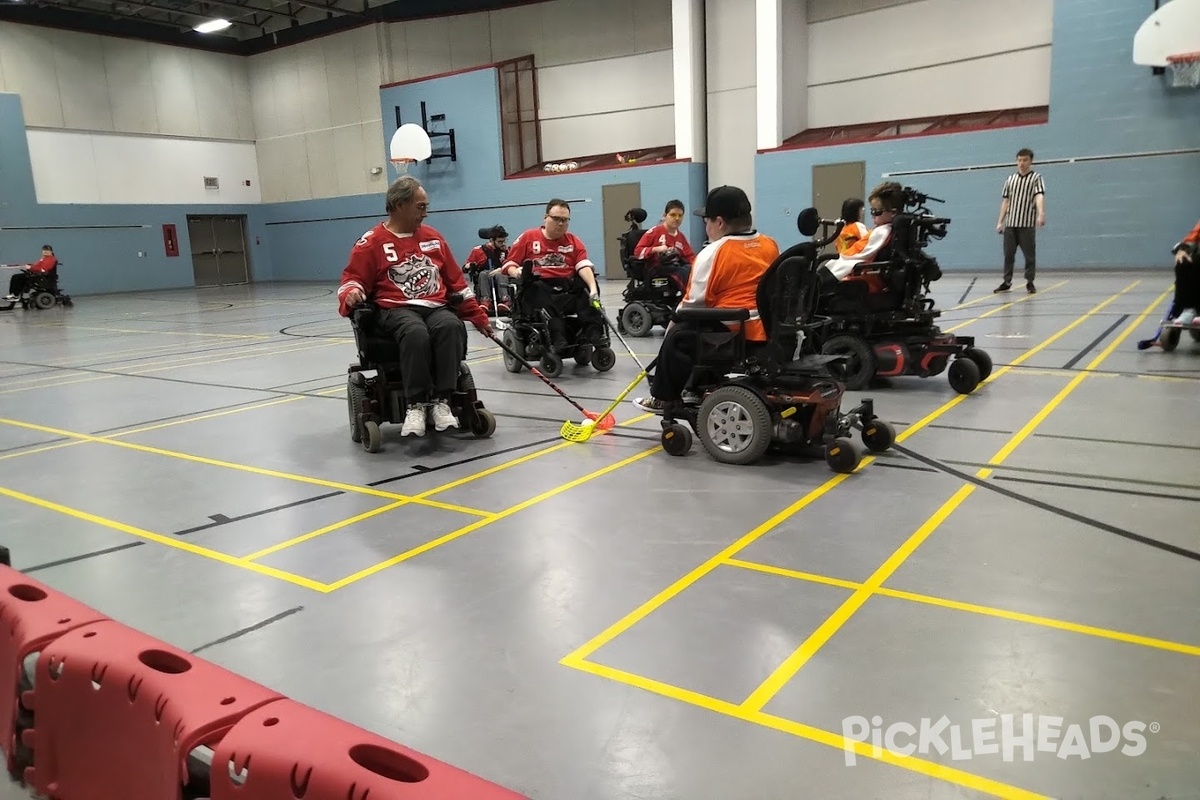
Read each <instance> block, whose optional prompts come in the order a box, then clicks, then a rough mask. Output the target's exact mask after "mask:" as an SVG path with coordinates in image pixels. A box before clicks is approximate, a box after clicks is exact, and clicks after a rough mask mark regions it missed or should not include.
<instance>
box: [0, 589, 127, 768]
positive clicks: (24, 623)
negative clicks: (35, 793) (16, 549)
mask: <svg viewBox="0 0 1200 800" xmlns="http://www.w3.org/2000/svg"><path fill="white" fill-rule="evenodd" d="M103 619H105V617H104V615H103V614H101V613H100V612H99V611H96V610H95V609H92V608H88V607H87V606H85V605H83V604H82V603H80V602H78V601H76V600H72V599H71V598H69V597H67V596H65V595H62V594H60V593H58V592H56V591H55V590H54V589H51V588H50V587H49V586H46V585H45V584H42V583H38V582H37V581H35V580H33V579H32V578H29V577H27V576H25V575H23V574H22V573H20V572H18V571H17V570H15V569H12V568H11V567H5V566H0V745H2V746H3V747H4V751H5V754H6V755H7V761H8V771H9V772H10V773H11V774H12V775H14V776H19V775H20V774H21V770H22V769H23V767H24V766H25V765H24V764H21V763H18V759H17V758H16V752H17V736H18V714H19V712H20V709H19V707H18V704H17V699H18V697H19V696H20V693H21V689H22V687H21V679H22V676H23V669H22V665H23V664H24V662H25V659H26V658H28V657H29V655H30V654H32V653H36V652H37V651H39V650H41V649H42V648H44V647H45V646H46V645H47V644H48V643H49V642H52V641H54V640H55V639H57V638H58V637H59V636H62V635H63V634H64V633H67V632H68V631H70V630H73V629H74V628H78V627H80V626H82V625H88V624H91V623H93V622H99V621H100V620H103ZM25 688H28V687H27V686H26V687H25ZM22 716H26V717H27V716H28V715H27V714H22ZM22 722H25V723H27V722H28V720H22ZM22 760H24V759H22Z"/></svg>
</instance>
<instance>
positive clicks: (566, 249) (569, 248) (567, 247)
mask: <svg viewBox="0 0 1200 800" xmlns="http://www.w3.org/2000/svg"><path fill="white" fill-rule="evenodd" d="M558 252H560V253H574V252H575V245H573V244H563V245H559V246H558Z"/></svg>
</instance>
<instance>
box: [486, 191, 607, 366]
mask: <svg viewBox="0 0 1200 800" xmlns="http://www.w3.org/2000/svg"><path fill="white" fill-rule="evenodd" d="M570 224H571V206H570V205H568V204H567V201H566V200H559V199H558V198H555V199H554V200H551V201H550V202H549V203H547V204H546V217H545V220H544V221H543V223H542V227H540V228H530V229H529V230H527V231H525V232H524V233H522V234H521V235H520V236H518V237H517V238H516V240H515V241H514V242H513V243H512V247H511V248H509V251H508V258H507V260H505V262H504V266H503V267H501V269H500V272H501V274H503V275H505V276H507V277H509V278H514V279H515V278H519V277H520V276H521V265H523V264H524V263H525V262H526V261H529V262H532V264H533V277H534V278H535V279H536V280H534V281H532V282H531V283H530V284H528V285H527V286H523V287H522V291H523V293H524V297H525V302H527V303H528V304H529V308H530V310H531V311H534V312H535V313H539V312H541V311H543V310H544V311H545V312H546V314H547V316H548V317H549V319H548V320H547V327H549V329H550V346H551V347H553V348H554V349H555V350H557V351H560V352H561V351H563V350H565V349H566V348H568V347H569V346H570V345H569V344H568V343H567V337H566V323H564V321H563V317H564V316H566V315H568V314H575V315H576V316H578V318H579V321H580V323H582V325H583V329H584V334H583V338H584V339H585V340H597V339H598V338H599V337H600V336H601V335H602V334H603V333H604V320H603V318H602V317H601V316H600V312H599V311H598V310H596V308H595V307H594V305H593V304H595V303H598V302H599V299H600V290H599V289H598V288H597V287H596V273H595V265H594V264H593V263H592V261H591V259H589V258H588V254H587V248H586V247H584V244H583V242H582V241H580V239H579V237H578V236H576V235H575V234H573V233H568V232H567V226H568V225H570Z"/></svg>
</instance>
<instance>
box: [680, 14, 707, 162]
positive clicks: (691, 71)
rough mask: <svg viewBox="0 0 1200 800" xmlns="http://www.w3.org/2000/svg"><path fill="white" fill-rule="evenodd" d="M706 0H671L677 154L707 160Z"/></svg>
mask: <svg viewBox="0 0 1200 800" xmlns="http://www.w3.org/2000/svg"><path fill="white" fill-rule="evenodd" d="M704 39H705V33H704V0H671V51H672V59H673V62H674V87H675V156H676V157H677V158H690V159H691V160H693V161H699V162H704V161H707V160H708V142H707V139H708V137H707V131H708V109H707V102H706V99H707V97H708V94H707V90H706V85H705V64H704V53H705V41H704Z"/></svg>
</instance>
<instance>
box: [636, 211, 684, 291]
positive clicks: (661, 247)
mask: <svg viewBox="0 0 1200 800" xmlns="http://www.w3.org/2000/svg"><path fill="white" fill-rule="evenodd" d="M683 213H684V210H683V202H682V201H680V200H671V201H669V202H668V203H667V205H666V208H664V209H663V217H662V221H661V222H659V223H658V224H657V225H655V226H654V227H653V228H651V229H650V230H648V231H646V232H645V233H643V234H642V238H641V239H640V240H639V241H638V243H637V246H636V247H635V248H634V250H633V257H634V258H636V259H638V260H639V261H644V262H646V263H647V264H649V265H651V266H653V267H661V268H663V269H664V271H665V272H666V273H667V274H669V275H670V276H671V277H672V278H674V279H675V282H676V283H678V284H679V288H680V289H686V288H687V284H688V278H689V277H690V276H691V273H692V264H693V263H694V262H695V260H696V254H695V253H694V252H692V246H691V245H690V244H688V240H687V237H686V236H684V235H683V233H682V232H680V230H679V226H680V225H682V224H683Z"/></svg>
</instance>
